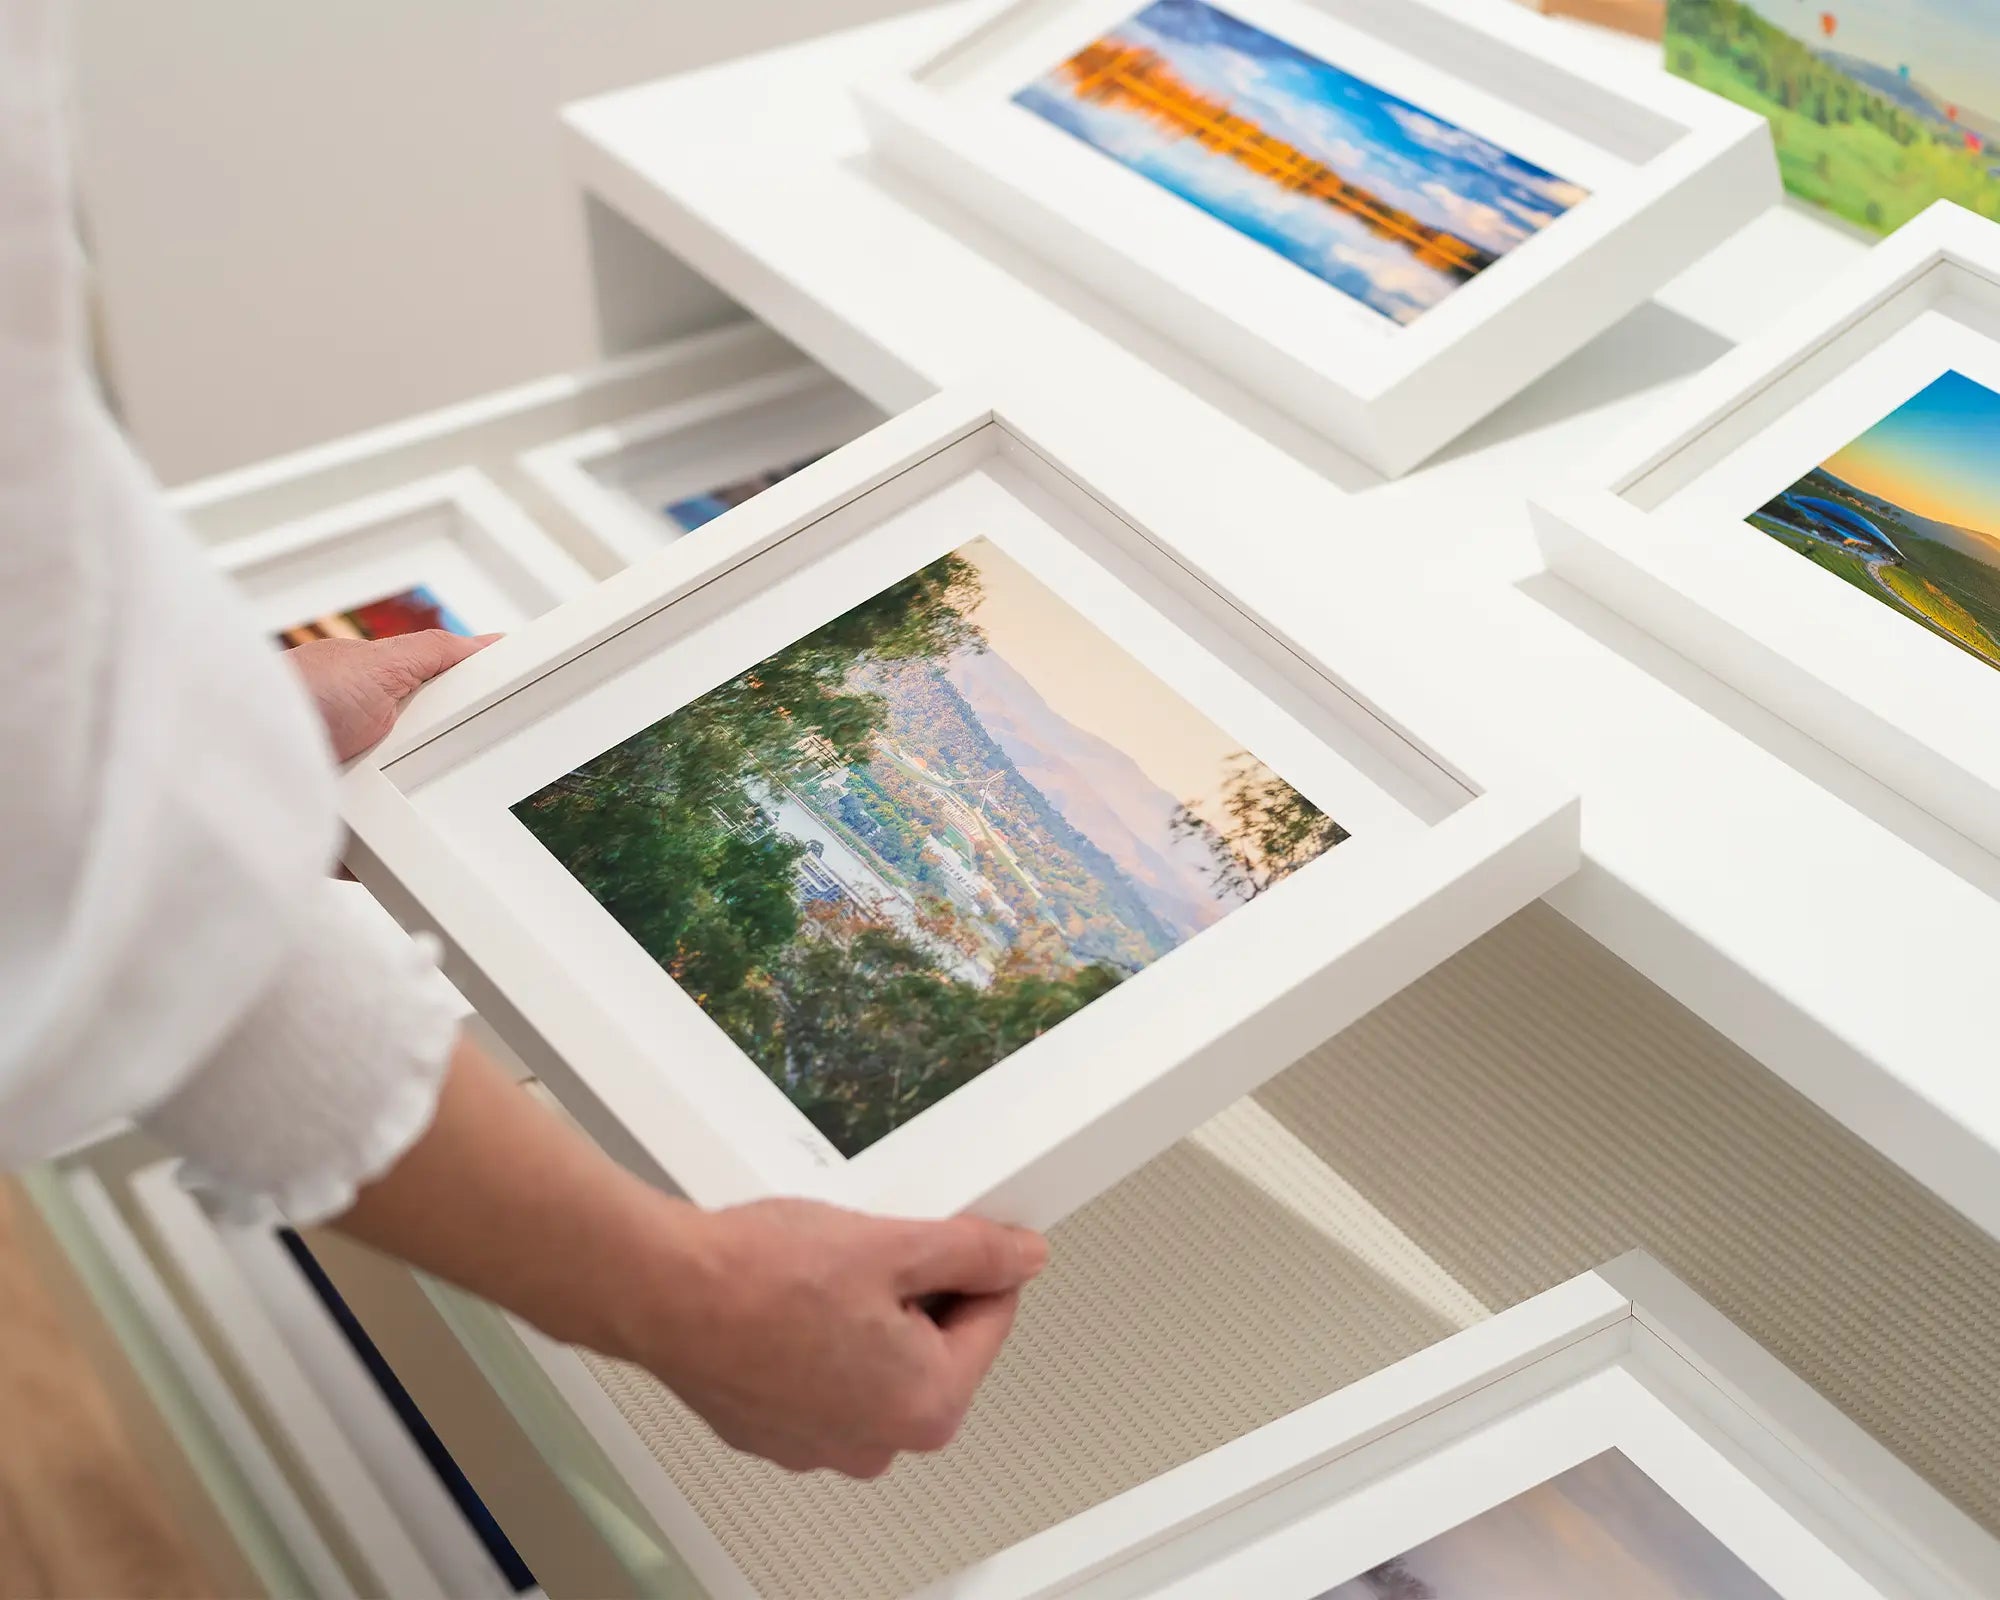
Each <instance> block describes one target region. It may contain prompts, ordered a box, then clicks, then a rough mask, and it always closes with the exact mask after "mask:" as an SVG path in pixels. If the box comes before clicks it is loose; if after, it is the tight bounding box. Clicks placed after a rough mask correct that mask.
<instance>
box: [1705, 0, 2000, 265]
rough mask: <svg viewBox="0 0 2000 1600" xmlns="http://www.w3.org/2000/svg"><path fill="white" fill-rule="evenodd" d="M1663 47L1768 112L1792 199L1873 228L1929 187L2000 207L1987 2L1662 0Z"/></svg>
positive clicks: (1999, 22)
mask: <svg viewBox="0 0 2000 1600" xmlns="http://www.w3.org/2000/svg"><path fill="white" fill-rule="evenodd" d="M1829 6H1830V7H1831V8H1830V9H1829ZM1666 56H1667V66H1668V67H1669V68H1670V69H1671V70H1672V71H1674V72H1676V73H1678V74H1679V75H1680V76H1681V77H1683V78H1686V79H1688V80H1690V81H1691V82H1693V83H1696V84H1699V85H1700V86H1701V87H1702V88H1704V89H1708V90H1712V91H1713V92H1715V93H1716V94H1720V95H1724V96H1727V97H1728V98H1729V99H1731V100H1734V101H1737V102H1738V103H1740V104H1742V105H1746V106H1748V107H1750V108H1751V109H1752V110H1753V111H1759V112H1762V113H1763V114H1764V115H1765V116H1766V117H1768V118H1769V119H1770V122H1771V132H1772V135H1773V137H1774V138H1775V140H1776V141H1777V146H1778V165H1779V169H1780V170H1781V172H1782V173H1783V175H1784V180H1785V187H1786V188H1787V189H1789V190H1790V191H1791V192H1792V193H1793V194H1795V195H1797V196H1798V197H1799V198H1800V199H1802V200H1806V201H1809V202H1811V203H1812V204H1814V205H1817V206H1823V207H1825V208H1826V209H1827V210H1828V211H1831V212H1833V213H1834V214H1835V215H1836V216H1839V217H1843V218H1845V219H1846V220H1847V221H1849V222H1852V223H1855V224H1857V225H1858V226H1860V227H1862V228H1866V229H1868V230H1870V231H1871V232H1875V233H1888V232H1890V231H1892V230H1894V229H1896V228H1899V227H1901V226H1902V225H1903V224H1904V223H1905V222H1907V221H1909V220H1910V218H1912V217H1914V216H1915V215H1916V214H1917V213H1918V212H1920V211H1922V210H1923V209H1924V208H1925V207H1926V206H1928V205H1929V204H1930V203H1931V202H1932V201H1934V200H1954V201H1956V202H1957V203H1958V204H1960V205H1962V206H1964V207H1965V208H1966V209H1967V210H1969V211H1975V212H1977V213H1978V214H1979V215H1981V216H1983V217H1992V218H1995V219H2000V155H1996V152H1995V151H1994V149H1993V148H1992V146H1993V142H1994V141H1995V140H1996V139H2000V18H1997V17H1996V15H1995V13H1994V11H1993V9H1992V7H1991V6H1989V5H1972V4H1966V3H1965V0H1847V3H1834V0H1668V5H1667V29H1666Z"/></svg>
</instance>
